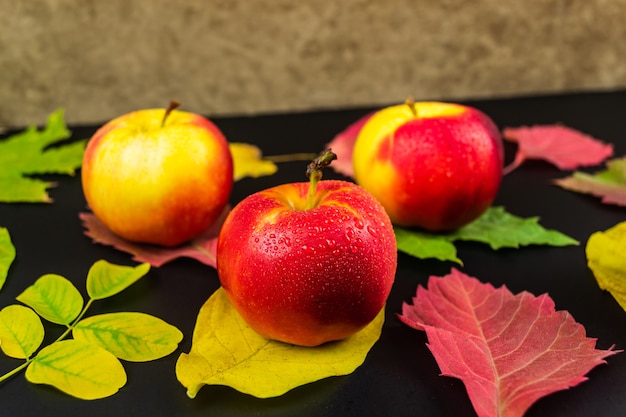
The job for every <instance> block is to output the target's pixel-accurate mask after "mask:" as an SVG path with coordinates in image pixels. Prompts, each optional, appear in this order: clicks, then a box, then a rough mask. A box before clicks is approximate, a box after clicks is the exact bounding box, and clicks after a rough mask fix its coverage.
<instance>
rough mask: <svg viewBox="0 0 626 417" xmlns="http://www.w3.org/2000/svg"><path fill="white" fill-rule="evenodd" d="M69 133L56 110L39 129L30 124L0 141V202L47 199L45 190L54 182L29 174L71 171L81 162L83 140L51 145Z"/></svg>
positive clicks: (68, 173) (33, 201)
mask: <svg viewBox="0 0 626 417" xmlns="http://www.w3.org/2000/svg"><path fill="white" fill-rule="evenodd" d="M70 135H71V133H70V131H69V130H68V129H67V127H66V126H65V121H64V119H63V110H62V109H58V110H57V111H55V112H54V113H52V114H51V115H50V116H49V117H48V122H47V124H46V126H45V127H44V128H43V129H42V130H38V129H37V128H36V127H35V126H31V127H29V128H27V129H26V130H24V131H22V132H20V133H17V134H15V135H12V136H10V137H8V138H6V139H4V140H0V202H5V203H17V202H25V203H49V202H51V201H52V200H51V199H50V197H49V196H48V193H47V192H46V190H47V189H48V188H50V187H52V186H54V185H55V184H54V183H52V182H49V181H43V180H39V179H36V178H33V177H31V176H32V175H40V174H65V175H73V174H74V172H75V171H76V169H77V168H79V167H80V165H81V163H82V158H83V152H84V149H85V143H86V140H83V141H78V142H73V143H70V144H67V145H63V146H52V145H54V144H56V143H58V142H60V141H62V140H65V139H68V138H69V137H70Z"/></svg>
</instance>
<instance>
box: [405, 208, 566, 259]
mask: <svg viewBox="0 0 626 417" xmlns="http://www.w3.org/2000/svg"><path fill="white" fill-rule="evenodd" d="M538 221H539V218H538V217H530V218H525V219H524V218H521V217H517V216H514V215H512V214H510V213H508V212H506V211H505V209H504V207H490V208H489V209H487V211H486V212H485V213H483V215H482V216H480V217H479V218H478V219H476V220H474V221H473V222H472V223H470V224H468V225H466V226H463V227H461V228H459V229H457V230H456V231H453V232H451V233H438V234H437V233H427V232H425V231H422V230H415V229H404V228H401V227H395V228H394V231H395V233H396V241H397V243H398V250H399V251H401V252H404V253H407V254H409V255H411V256H415V257H417V258H435V259H439V260H441V261H452V262H456V263H458V264H462V261H461V260H460V259H459V258H458V257H457V252H456V247H455V246H454V244H453V242H455V241H457V240H465V241H474V242H481V243H485V244H487V245H489V246H490V247H491V249H494V250H497V249H502V248H519V247H520V246H528V245H549V246H567V245H577V244H578V241H576V240H574V239H572V238H570V237H568V236H566V235H564V234H562V233H560V232H557V231H555V230H549V229H545V228H543V227H542V226H541V225H540V224H539V223H538Z"/></svg>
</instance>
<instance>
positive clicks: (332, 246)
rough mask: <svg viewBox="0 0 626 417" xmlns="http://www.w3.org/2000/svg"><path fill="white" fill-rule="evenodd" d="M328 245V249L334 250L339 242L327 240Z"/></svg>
mask: <svg viewBox="0 0 626 417" xmlns="http://www.w3.org/2000/svg"><path fill="white" fill-rule="evenodd" d="M326 243H327V244H328V247H329V248H331V249H333V248H334V247H335V245H336V244H337V242H335V240H334V239H326Z"/></svg>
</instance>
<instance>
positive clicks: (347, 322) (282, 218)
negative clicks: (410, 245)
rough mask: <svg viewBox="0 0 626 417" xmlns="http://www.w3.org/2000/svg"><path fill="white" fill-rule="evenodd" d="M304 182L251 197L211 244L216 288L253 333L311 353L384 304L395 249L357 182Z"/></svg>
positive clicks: (379, 212) (382, 218) (388, 228)
mask: <svg viewBox="0 0 626 417" xmlns="http://www.w3.org/2000/svg"><path fill="white" fill-rule="evenodd" d="M308 187H309V183H306V182H302V183H291V184H283V185H279V186H276V187H273V188H269V189H267V190H264V191H260V192H258V193H255V194H252V195H250V196H248V197H246V198H245V199H244V200H242V201H241V202H240V203H239V204H237V205H236V206H235V207H234V208H233V210H232V211H231V212H230V213H229V215H228V217H227V218H226V221H225V222H224V224H223V226H222V229H221V232H220V235H219V239H218V245H217V271H218V275H219V279H220V282H221V284H222V286H223V288H224V290H225V292H226V294H227V296H228V298H229V299H230V301H231V302H232V304H233V305H234V307H235V309H236V310H237V311H238V312H239V313H240V314H241V315H242V317H243V318H244V320H245V321H246V322H247V323H248V324H249V326H250V327H251V328H252V329H254V330H255V331H256V332H257V333H259V334H261V335H262V336H264V337H266V338H269V339H273V340H279V341H282V342H286V343H291V344H295V345H301V346H317V345H320V344H322V343H325V342H328V341H332V340H340V339H344V338H346V337H349V336H350V335H352V334H354V333H355V332H357V331H358V330H360V329H362V328H363V327H365V326H366V325H367V324H368V323H370V322H371V321H372V320H373V319H374V318H375V317H376V315H377V314H378V313H379V312H380V311H381V309H382V308H383V307H384V305H385V302H386V300H387V297H388V295H389V292H390V290H391V286H392V284H393V281H394V277H395V271H396V263H397V252H396V241H395V236H394V232H393V227H392V225H391V222H390V221H389V217H388V216H387V214H386V213H385V210H384V208H383V207H382V206H381V205H380V203H379V202H377V201H376V199H374V198H373V197H372V196H371V195H370V194H369V193H368V192H367V191H365V190H364V189H363V188H361V187H359V186H358V185H356V184H354V183H351V182H345V181H335V180H325V181H320V182H319V183H318V184H317V189H316V199H317V204H316V205H315V207H314V208H311V209H304V206H305V200H306V199H307V191H308Z"/></svg>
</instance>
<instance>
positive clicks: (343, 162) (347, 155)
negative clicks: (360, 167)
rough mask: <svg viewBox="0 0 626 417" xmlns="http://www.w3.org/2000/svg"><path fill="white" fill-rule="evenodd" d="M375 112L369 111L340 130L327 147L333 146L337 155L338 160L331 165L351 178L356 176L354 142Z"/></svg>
mask: <svg viewBox="0 0 626 417" xmlns="http://www.w3.org/2000/svg"><path fill="white" fill-rule="evenodd" d="M373 114H374V113H369V114H366V115H365V116H363V117H361V118H360V119H358V120H357V121H356V122H354V123H352V124H351V125H349V126H348V127H347V128H345V129H344V130H343V131H341V132H339V133H338V134H337V135H336V136H335V137H334V138H333V140H332V141H330V142H329V143H328V144H327V145H326V147H327V148H331V149H332V150H333V152H334V153H335V155H337V160H336V161H335V162H333V163H332V164H331V165H330V167H331V168H332V169H334V170H335V172H338V173H339V174H343V175H345V176H347V177H350V178H353V177H354V168H353V167H352V150H353V148H354V142H356V138H357V136H358V135H359V132H360V131H361V128H362V127H363V125H364V124H365V122H367V121H368V120H369V118H370V117H372V115H373Z"/></svg>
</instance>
